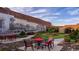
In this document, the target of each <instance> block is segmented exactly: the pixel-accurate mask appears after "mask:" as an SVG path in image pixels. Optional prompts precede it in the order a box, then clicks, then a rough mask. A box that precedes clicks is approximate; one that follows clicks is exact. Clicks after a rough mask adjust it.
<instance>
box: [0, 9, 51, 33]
mask: <svg viewBox="0 0 79 59" xmlns="http://www.w3.org/2000/svg"><path fill="white" fill-rule="evenodd" d="M51 26H52V25H51V23H50V22H47V21H44V20H41V19H39V18H35V17H32V16H29V15H24V14H21V13H18V12H15V11H12V10H10V9H9V8H2V7H0V32H7V31H9V30H14V31H20V30H26V31H27V30H30V31H32V30H35V31H46V29H47V28H48V27H51Z"/></svg>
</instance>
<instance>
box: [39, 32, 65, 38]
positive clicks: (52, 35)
mask: <svg viewBox="0 0 79 59" xmlns="http://www.w3.org/2000/svg"><path fill="white" fill-rule="evenodd" d="M40 36H41V37H43V36H47V37H49V36H51V37H53V38H54V39H58V38H64V36H65V34H64V33H56V34H51V33H50V34H49V33H41V34H40Z"/></svg>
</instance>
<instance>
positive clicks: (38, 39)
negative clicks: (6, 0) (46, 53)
mask: <svg viewBox="0 0 79 59" xmlns="http://www.w3.org/2000/svg"><path fill="white" fill-rule="evenodd" d="M34 40H35V41H42V40H43V38H40V37H38V38H35V39H34Z"/></svg>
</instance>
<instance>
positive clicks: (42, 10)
mask: <svg viewBox="0 0 79 59" xmlns="http://www.w3.org/2000/svg"><path fill="white" fill-rule="evenodd" d="M46 12H47V9H38V10H35V11H32V12H30V13H32V14H35V13H46Z"/></svg>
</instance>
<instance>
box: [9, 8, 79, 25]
mask: <svg viewBox="0 0 79 59" xmlns="http://www.w3.org/2000/svg"><path fill="white" fill-rule="evenodd" d="M10 9H11V10H14V11H17V12H20V13H23V14H26V15H30V16H33V17H37V18H40V19H42V20H45V21H49V22H51V23H52V25H55V26H62V25H70V24H78V23H79V8H78V7H10Z"/></svg>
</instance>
